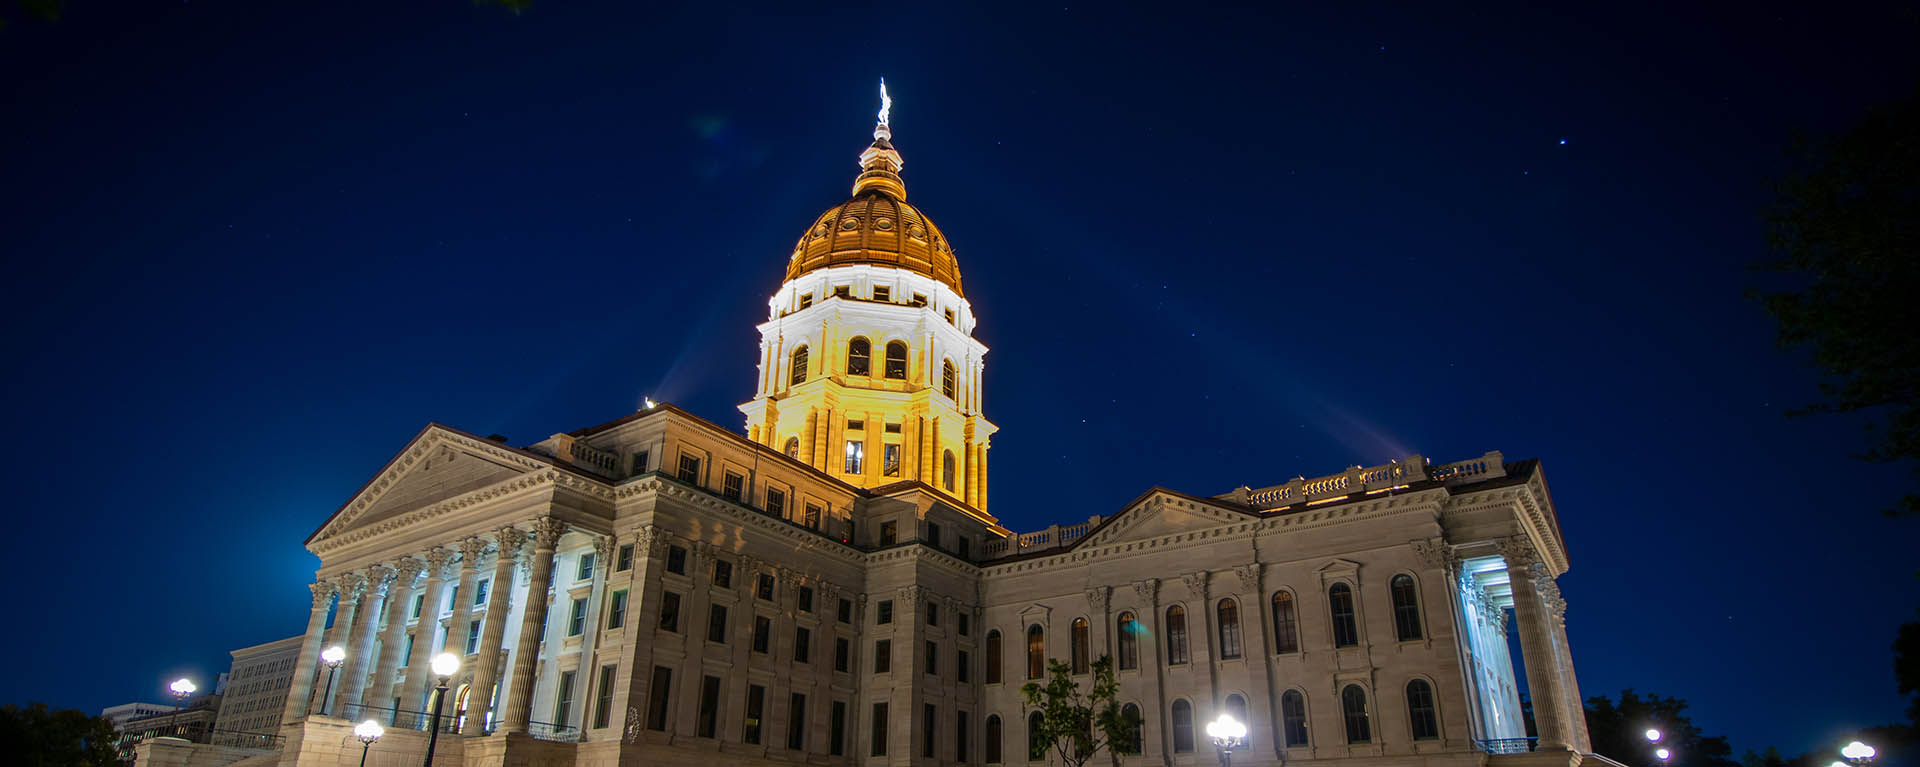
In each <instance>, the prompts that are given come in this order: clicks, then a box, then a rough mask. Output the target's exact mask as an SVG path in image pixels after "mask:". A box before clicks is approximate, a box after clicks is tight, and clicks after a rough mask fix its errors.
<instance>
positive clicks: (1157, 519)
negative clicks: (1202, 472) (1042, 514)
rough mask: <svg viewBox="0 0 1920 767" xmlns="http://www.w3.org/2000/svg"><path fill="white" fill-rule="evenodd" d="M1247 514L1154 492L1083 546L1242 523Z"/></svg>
mask: <svg viewBox="0 0 1920 767" xmlns="http://www.w3.org/2000/svg"><path fill="white" fill-rule="evenodd" d="M1246 519H1247V515H1246V514H1244V513H1242V512H1239V511H1235V510H1233V509H1230V508H1226V507H1222V506H1217V505H1214V504H1212V503H1208V502H1206V501H1202V500H1198V499H1194V498H1189V497H1186V496H1181V495H1178V494H1175V493H1169V492H1153V493H1149V494H1148V495H1146V496H1145V497H1142V498H1141V499H1140V500H1138V501H1136V502H1134V503H1133V505H1131V506H1128V507H1127V508H1126V509H1125V510H1123V511H1121V512H1120V514H1119V515H1118V516H1116V517H1115V518H1114V519H1113V520H1112V521H1110V522H1108V523H1107V524H1105V525H1103V526H1102V527H1101V528H1100V529H1099V530H1097V531H1096V532H1094V533H1093V534H1092V535H1090V536H1088V537H1087V538H1086V539H1085V540H1084V541H1083V543H1084V544H1086V545H1095V546H1109V545H1113V544H1123V543H1130V542H1133V541H1145V540H1152V539H1155V538H1164V537H1167V536H1173V535H1182V534H1186V533H1197V532H1202V531H1205V530H1211V529H1213V528H1216V527H1221V526H1224V525H1230V524H1233V523H1236V522H1244V521H1246Z"/></svg>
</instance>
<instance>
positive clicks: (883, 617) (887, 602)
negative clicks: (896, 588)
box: [874, 599, 893, 626]
mask: <svg viewBox="0 0 1920 767" xmlns="http://www.w3.org/2000/svg"><path fill="white" fill-rule="evenodd" d="M875 612H876V615H875V616H874V622H875V623H878V624H879V625H882V626H885V625H887V624H889V623H892V622H893V600H891V599H882V600H880V609H879V610H877V611H875Z"/></svg>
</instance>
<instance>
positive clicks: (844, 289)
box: [833, 285, 853, 298]
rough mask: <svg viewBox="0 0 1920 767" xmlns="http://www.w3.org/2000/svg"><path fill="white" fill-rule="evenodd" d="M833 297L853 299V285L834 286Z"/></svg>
mask: <svg viewBox="0 0 1920 767" xmlns="http://www.w3.org/2000/svg"><path fill="white" fill-rule="evenodd" d="M833 296H834V297H835V298H852V297H853V286H851V285H835V286H833Z"/></svg>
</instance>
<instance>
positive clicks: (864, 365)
mask: <svg viewBox="0 0 1920 767" xmlns="http://www.w3.org/2000/svg"><path fill="white" fill-rule="evenodd" d="M872 358H873V344H871V343H869V342H868V341H867V339H865V338H855V339H853V340H852V341H848V342H847V375H850V376H864V375H872V373H871V372H870V371H871V370H872V362H873V359H872Z"/></svg>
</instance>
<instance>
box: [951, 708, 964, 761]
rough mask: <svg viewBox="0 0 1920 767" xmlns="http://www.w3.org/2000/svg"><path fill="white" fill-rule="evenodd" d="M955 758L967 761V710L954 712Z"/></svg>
mask: <svg viewBox="0 0 1920 767" xmlns="http://www.w3.org/2000/svg"><path fill="white" fill-rule="evenodd" d="M953 760H954V761H956V762H959V763H961V764H966V763H967V712H965V711H955V712H953Z"/></svg>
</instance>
